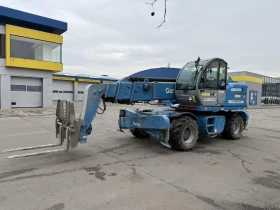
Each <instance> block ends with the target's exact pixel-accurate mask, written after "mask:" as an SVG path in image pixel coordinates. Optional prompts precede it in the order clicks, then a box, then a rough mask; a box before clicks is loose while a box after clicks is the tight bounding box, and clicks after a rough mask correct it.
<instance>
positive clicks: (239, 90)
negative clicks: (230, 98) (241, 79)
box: [230, 88, 242, 92]
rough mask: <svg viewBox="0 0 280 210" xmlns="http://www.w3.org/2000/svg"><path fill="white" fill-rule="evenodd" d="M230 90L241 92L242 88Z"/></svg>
mask: <svg viewBox="0 0 280 210" xmlns="http://www.w3.org/2000/svg"><path fill="white" fill-rule="evenodd" d="M230 90H231V91H235V92H241V91H242V88H231V89H230Z"/></svg>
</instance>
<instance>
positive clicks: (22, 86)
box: [11, 77, 43, 108]
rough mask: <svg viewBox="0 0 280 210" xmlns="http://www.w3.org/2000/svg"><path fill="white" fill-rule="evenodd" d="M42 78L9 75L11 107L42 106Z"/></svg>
mask: <svg viewBox="0 0 280 210" xmlns="http://www.w3.org/2000/svg"><path fill="white" fill-rule="evenodd" d="M42 95H43V89H42V79H40V78H28V77H11V107H12V108H13V107H42V104H43V102H42V101H43V100H42Z"/></svg>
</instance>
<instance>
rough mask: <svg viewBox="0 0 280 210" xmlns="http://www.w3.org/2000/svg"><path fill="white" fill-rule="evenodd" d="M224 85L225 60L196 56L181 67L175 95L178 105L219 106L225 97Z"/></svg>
mask: <svg viewBox="0 0 280 210" xmlns="http://www.w3.org/2000/svg"><path fill="white" fill-rule="evenodd" d="M226 85H227V62H225V61H224V60H223V59H220V58H212V59H208V60H200V58H198V59H197V60H196V61H191V62H189V63H187V64H186V65H185V66H184V67H183V68H182V69H181V71H180V73H179V75H178V77H177V82H176V89H175V95H176V98H177V100H178V102H179V103H180V105H189V106H221V105H222V104H223V103H224V102H225V99H226Z"/></svg>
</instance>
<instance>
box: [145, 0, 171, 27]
mask: <svg viewBox="0 0 280 210" xmlns="http://www.w3.org/2000/svg"><path fill="white" fill-rule="evenodd" d="M157 1H158V0H153V2H152V3H146V4H149V5H151V6H152V9H153V11H152V13H151V15H152V16H154V15H155V10H154V4H155V3H156V2H157ZM163 1H164V17H163V21H162V23H161V24H160V25H159V26H158V29H159V28H160V27H161V26H162V25H163V24H164V23H165V22H166V21H165V17H166V2H167V0H163Z"/></svg>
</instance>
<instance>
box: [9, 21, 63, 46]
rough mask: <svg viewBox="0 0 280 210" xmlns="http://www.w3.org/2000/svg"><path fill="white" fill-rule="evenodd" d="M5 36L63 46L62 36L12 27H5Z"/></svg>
mask: <svg viewBox="0 0 280 210" xmlns="http://www.w3.org/2000/svg"><path fill="white" fill-rule="evenodd" d="M6 35H9V36H10V35H15V36H20V37H25V38H29V39H36V40H41V41H46V42H52V43H57V44H63V36H60V35H57V34H52V33H47V32H43V31H37V30H33V29H28V28H22V27H18V26H13V25H6Z"/></svg>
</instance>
